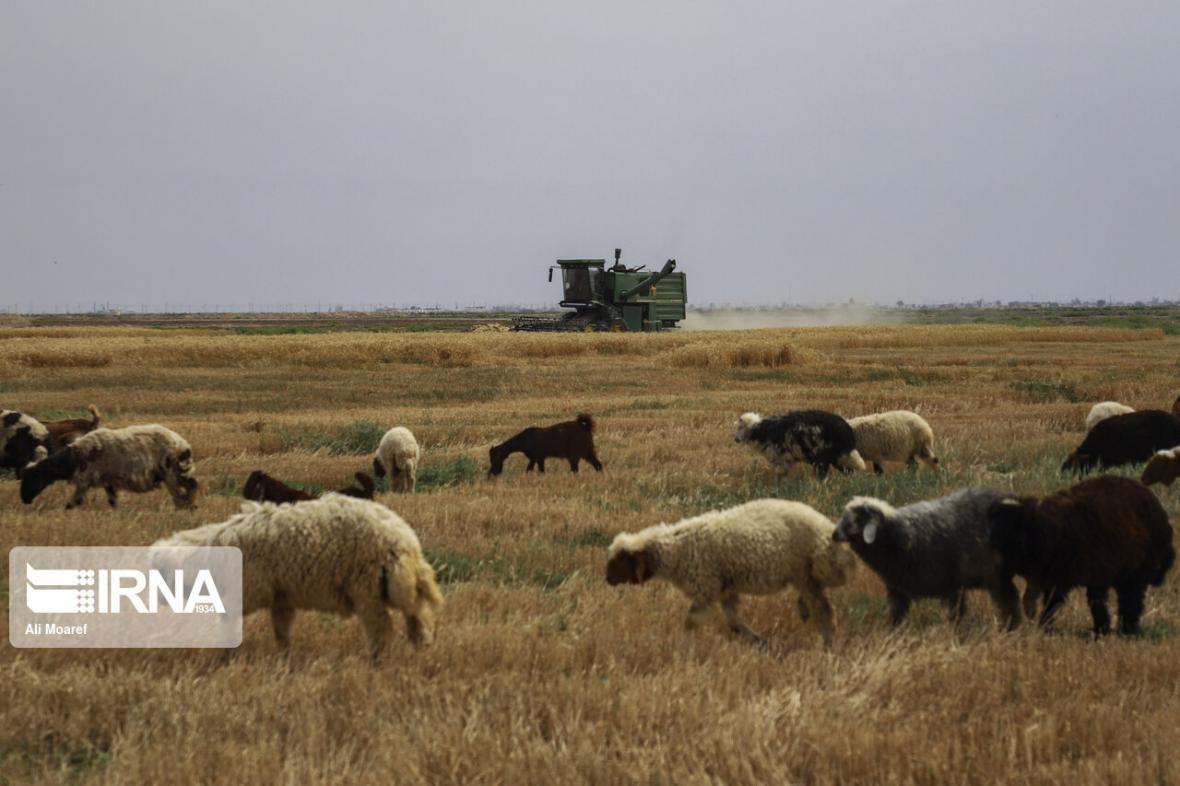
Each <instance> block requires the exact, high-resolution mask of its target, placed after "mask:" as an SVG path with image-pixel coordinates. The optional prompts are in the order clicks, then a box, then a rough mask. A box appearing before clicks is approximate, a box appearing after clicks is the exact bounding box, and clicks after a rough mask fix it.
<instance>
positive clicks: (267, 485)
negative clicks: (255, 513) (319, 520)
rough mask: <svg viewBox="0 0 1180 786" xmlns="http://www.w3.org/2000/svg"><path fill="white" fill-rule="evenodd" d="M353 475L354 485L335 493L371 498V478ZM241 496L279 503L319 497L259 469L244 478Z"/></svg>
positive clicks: (257, 500) (359, 473) (255, 500)
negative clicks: (244, 483)
mask: <svg viewBox="0 0 1180 786" xmlns="http://www.w3.org/2000/svg"><path fill="white" fill-rule="evenodd" d="M353 477H355V478H356V485H353V486H349V487H347V488H343V489H340V490H339V491H337V492H336V493H337V494H343V495H345V496H346V497H357V498H358V499H372V498H373V479H372V478H371V477H369V476H368V475H366V474H365V473H363V472H358V473H356V474H355V475H354V476H353ZM242 496H243V497H245V498H246V499H249V500H253V501H254V502H274V503H277V504H280V505H281V504H283V503H287V502H306V501H308V500H312V499H316V498H317V497H319V495H318V494H311V493H308V492H306V491H301V490H300V489H297V488H293V487H291V486H288V485H287V484H286V483H284V482H283V481H281V480H278V479H277V478H272V477H271V476H270V475H267V474H266V473H265V472H263V471H262V470H260V469H256V470H254V471H253V472H251V473H250V477H248V478H246V485H245V487H243V488H242Z"/></svg>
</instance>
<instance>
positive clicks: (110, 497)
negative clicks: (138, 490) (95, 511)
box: [103, 483, 119, 508]
mask: <svg viewBox="0 0 1180 786" xmlns="http://www.w3.org/2000/svg"><path fill="white" fill-rule="evenodd" d="M103 490H104V491H106V493H107V504H108V505H110V506H111V507H112V508H115V507H118V506H119V495H118V493H117V492H116V491H115V487H114V486H112V485H110V484H109V483H108V484H107V485H105V486H103Z"/></svg>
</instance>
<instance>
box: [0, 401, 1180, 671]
mask: <svg viewBox="0 0 1180 786" xmlns="http://www.w3.org/2000/svg"><path fill="white" fill-rule="evenodd" d="M90 413H91V417H90V418H89V419H87V418H76V419H69V420H62V421H51V422H44V423H42V422H39V421H37V420H36V419H34V418H32V417H31V416H29V415H27V414H24V413H21V412H19V411H14V410H3V411H0V466H3V467H8V468H11V469H14V470H15V471H16V473H17V476H18V478H19V479H20V496H21V501H22V502H24V503H25V504H29V503H31V502H32V501H33V500H34V499H36V497H37V496H38V495H39V494H40V493H41V492H42V491H43V490H44V489H45V488H46V487H48V486H49V485H51V484H52V483H54V482H56V481H71V482H72V483H73V484H74V493H73V495H72V496H71V498H70V501H69V503H68V504H67V505H66V507H67V509H68V508H72V507H75V506H77V505H79V504H81V503H82V502H83V501H84V499H85V496H86V494H87V492H88V491H89V490H91V489H93V488H101V489H103V490H104V491H105V493H106V496H107V500H108V502H109V503H110V505H111V506H112V507H114V506H115V505H116V504H117V493H118V491H120V490H125V491H133V492H145V491H150V490H152V489H155V488H158V487H159V486H160V485H164V486H165V487H166V488H167V490H168V492H169V494H170V495H171V497H172V499H173V502H174V504H175V505H176V506H177V507H178V508H179V507H192V506H193V504H194V499H195V495H196V492H197V481H196V480H195V479H194V478H193V477H192V470H193V454H192V448H191V446H190V445H189V443H188V442H187V441H185V440H184V438H183V437H181V436H180V435H179V434H177V433H176V432H174V431H171V430H170V429H167V428H165V427H163V426H160V425H154V424H153V425H141V426H129V427H126V428H119V429H109V428H99V427H98V426H99V419H100V415H99V413H98V411H97V409H95V408H94V407H93V406H91V407H90ZM1087 426H1088V428H1089V431H1088V433H1087V435H1086V437H1085V439H1084V440H1083V442H1082V444H1081V445H1080V446H1079V447H1078V449H1077V450H1076V451H1074V452H1073V453H1071V454H1070V456H1069V457H1068V458H1067V459H1066V461H1065V463H1064V465H1063V467H1062V468H1063V470H1072V471H1076V472H1079V473H1082V474H1084V473H1086V472H1088V471H1089V470H1091V469H1093V468H1095V467H1099V468H1108V467H1116V466H1121V465H1125V464H1133V463H1141V462H1144V461H1147V462H1148V464H1147V467H1146V469H1145V470H1144V473H1143V476H1142V479H1141V482H1140V481H1135V480H1132V479H1128V478H1124V477H1117V476H1109V475H1107V476H1100V477H1097V478H1093V479H1089V480H1083V481H1082V482H1080V483H1078V484H1077V485H1075V486H1072V487H1071V488H1067V489H1063V490H1061V491H1058V492H1056V493H1054V494H1050V495H1047V496H1045V497H1041V498H1037V497H1031V496H1024V497H1020V496H1016V495H1013V494H1010V493H1007V492H1003V491H999V490H996V489H990V488H984V487H971V488H966V489H962V490H960V491H956V492H954V493H952V494H949V495H947V496H944V497H942V498H940V499H936V500H930V501H923V502H916V503H913V504H911V505H906V506H904V507H900V508H895V507H893V506H892V505H890V504H889V503H888V502H885V501H884V500H880V499H873V498H867V497H856V498H854V499H852V500H851V501H850V502H848V504H847V505H846V506H845V508H844V511H843V514H842V516H841V517H840V519H839V521H837V522H835V523H833V522H832V521H831V520H829V519H828V518H827V517H826V516H824V515H823V514H822V513H820V512H819V511H817V510H815V509H813V508H811V507H809V506H808V505H805V504H803V503H801V502H793V501H787V500H779V499H763V500H755V501H751V502H747V503H745V504H743V505H739V506H737V507H734V508H730V509H728V510H721V511H712V512H709V513H705V514H703V515H700V516H695V517H692V518H688V519H685V520H683V521H681V522H679V523H677V524H672V525H668V524H660V525H657V526H654V527H648V528H647V529H644V530H641V531H639V532H634V533H622V534H620V535H618V536H617V537H616V538H615V539H614V541H613V543H612V544H611V545H610V548H609V550H608V553H607V563H606V579H607V581H608V582H609V583H610V584H612V585H617V584H625V583H631V584H641V583H644V582H647V581H649V580H651V579H663V580H665V581H668V582H670V583H672V584H673V585H674V586H676V587H677V588H678V589H679V590H681V591H682V592H683V593H684V594H685V595H687V596H688V597H689V599H690V600H691V606H690V608H689V612H688V619H687V624H688V625H689V626H690V627H692V626H695V625H697V624H699V623H700V621H701V620H702V619H703V617H704V616H705V615H707V614H708V613H709V612H710V611H711V610H712V608H713V607H714V606H716V605H717V604H720V606H721V608H722V611H723V612H724V615H725V618H726V621H727V623H728V625H729V627H730V628H731V629H732V630H733V631H734V632H735V633H738V634H740V635H742V636H745V637H747V638H750V639H752V640H757V641H761V637H760V636H759V635H758V634H757V633H755V632H754V631H753V630H751V629H750V628H749V627H748V626H747V625H746V623H745V622H744V621H743V620H742V618H741V614H740V611H739V602H740V598H741V596H743V595H766V594H771V593H776V592H780V591H782V590H784V589H786V588H787V587H794V588H796V589H797V590H798V592H799V599H798V611H799V614H800V617H801V618H802V619H804V620H808V619H811V618H812V617H814V619H815V624H816V627H817V629H818V631H819V634H820V636H821V638H822V640H823V642H824V644H825V645H826V646H830V645H831V643H832V639H833V635H834V624H833V614H832V608H831V605H830V603H829V602H828V600H827V598H826V596H825V590H826V589H828V588H831V587H837V586H840V585H842V584H845V583H846V582H847V581H848V579H849V577H850V576H851V574H852V572H853V571H854V570H855V568H856V565H857V563H858V558H859V562H863V563H864V564H866V565H868V567H869V568H870V569H871V570H872V571H873V572H874V573H876V574H877V575H878V576H879V577H880V578H881V579H882V581H883V582H884V584H885V587H886V592H887V601H888V609H889V617H890V620H891V622H892V623H893V624H899V623H900V622H901V621H902V620H903V619H904V617H905V615H906V613H907V611H908V610H909V608H910V606H911V604H912V603H913V601H914V600H917V599H920V598H937V599H940V600H941V601H943V602H944V603H945V604H946V606H947V608H948V610H949V612H950V615H951V618H952V619H953V620H958V619H959V618H960V617H961V616H962V615H963V613H964V612H965V609H966V596H965V593H966V591H967V590H970V589H984V590H986V591H987V592H988V594H989V595H990V596H991V598H992V601H993V602H994V604H995V606H996V609H997V612H998V614H999V616H1000V618H1001V621H1002V623H1003V625H1004V626H1005V627H1007V628H1008V629H1012V628H1015V627H1016V626H1017V625H1019V623H1020V620H1021V605H1022V604H1021V598H1020V595H1019V593H1018V591H1017V588H1016V585H1015V583H1014V582H1013V578H1014V577H1015V576H1020V577H1022V578H1023V579H1025V581H1026V590H1025V593H1024V597H1023V611H1024V613H1025V614H1026V615H1028V616H1029V617H1032V616H1034V615H1035V614H1036V611H1037V607H1038V603H1039V602H1040V600H1041V599H1042V598H1043V600H1044V606H1043V609H1042V610H1041V613H1040V624H1041V625H1042V626H1047V625H1049V624H1050V623H1051V622H1052V620H1053V617H1054V615H1055V614H1056V612H1057V611H1058V610H1059V609H1060V607H1061V605H1062V603H1063V602H1064V601H1065V598H1066V596H1067V595H1068V593H1069V592H1070V591H1071V590H1072V589H1074V588H1076V587H1085V588H1086V592H1087V599H1088V601H1089V607H1090V611H1091V615H1092V617H1093V623H1094V632H1095V634H1096V635H1097V634H1104V633H1107V632H1109V630H1110V615H1109V613H1108V611H1107V607H1106V599H1107V595H1108V594H1109V591H1110V589H1112V588H1113V589H1114V590H1115V592H1116V594H1117V596H1118V615H1119V620H1118V622H1119V630H1120V631H1121V632H1124V633H1135V632H1137V631H1138V630H1139V622H1140V617H1141V615H1142V611H1143V601H1144V596H1145V593H1146V590H1147V587H1148V586H1158V585H1159V584H1160V583H1162V581H1163V580H1164V577H1165V575H1166V573H1167V571H1168V569H1169V568H1170V567H1171V565H1172V562H1173V560H1174V557H1175V551H1174V549H1173V546H1172V528H1171V525H1170V524H1169V522H1168V517H1167V514H1166V512H1165V511H1164V509H1163V507H1162V506H1161V505H1160V503H1159V501H1158V500H1157V499H1156V497H1155V495H1154V494H1153V493H1152V492H1151V491H1150V490H1149V489H1148V488H1147V487H1146V485H1145V484H1152V483H1156V482H1160V483H1166V484H1170V483H1171V482H1172V480H1173V479H1175V478H1176V477H1177V476H1180V398H1178V399H1177V400H1176V402H1175V404H1174V405H1173V407H1172V411H1171V412H1164V411H1161V410H1147V411H1142V412H1135V411H1133V410H1130V408H1129V407H1124V406H1123V405H1121V404H1117V403H1115V402H1104V403H1102V404H1098V405H1096V406H1095V407H1094V408H1093V410H1092V411H1091V413H1090V416H1089V417H1088V418H1087ZM594 431H595V422H594V419H593V418H592V417H591V416H590V415H586V414H580V415H578V416H577V418H575V419H574V420H571V421H567V422H563V423H558V424H554V425H552V426H547V427H532V428H528V429H525V430H524V431H522V432H520V433H519V434H516V435H515V436H513V437H512V438H510V439H508V440H506V441H505V442H503V443H501V444H499V445H496V446H494V447H492V448H491V449H490V450H489V460H490V468H489V475H499V474H500V473H501V472H502V470H503V466H504V461H505V459H506V458H507V457H508V456H509V455H511V454H513V453H517V452H519V453H523V454H524V455H525V457H526V458H527V460H528V467H527V469H528V470H532V469H534V468H535V469H537V470H538V471H540V472H544V471H545V460H546V459H552V458H559V459H563V460H565V461H567V462H568V463H569V465H570V469H571V470H572V471H574V472H576V471H577V470H578V464H579V462H580V461H583V460H585V461H587V462H588V463H590V465H591V466H593V467H594V468H595V469H596V470H599V471H601V470H602V463H601V462H600V461H599V460H598V457H597V454H596V452H595V450H594V441H593V435H594ZM734 438H735V440H736V441H737V442H738V443H742V444H746V445H749V446H750V447H752V448H754V449H755V450H757V451H758V452H760V453H762V454H764V455H766V456H767V457H768V458H769V459H770V461H771V463H772V464H773V466H774V467H775V468H776V469H777V470H778V471H780V472H787V471H791V470H792V469H793V468H794V467H795V466H797V465H810V466H811V467H813V468H814V470H815V472H816V474H817V475H818V476H819V477H821V478H822V477H824V476H826V474H827V473H828V471H829V470H830V468H832V467H836V468H838V469H839V470H841V471H844V472H848V471H853V470H859V471H865V470H867V469H868V468H869V466H872V468H873V470H874V471H875V472H878V473H880V472H882V471H883V464H884V463H885V462H905V463H907V464H909V465H916V463H917V462H922V463H925V464H927V465H928V466H931V467H934V468H937V467H938V465H939V463H938V458H937V456H936V455H935V453H934V432H933V430H932V429H931V427H930V425H929V424H928V423H927V422H926V421H925V420H924V419H923V418H922V417H921V416H920V415H918V414H917V413H914V412H910V411H905V410H898V411H892V412H884V413H879V414H874V415H867V416H864V417H859V418H853V419H852V420H847V421H846V420H845V419H844V418H842V417H840V416H839V415H836V414H834V413H830V412H824V411H821V410H799V411H794V412H790V413H787V414H785V415H780V416H774V417H762V416H760V415H758V414H756V413H752V412H748V413H746V414H744V415H742V416H741V417H740V418H739V419H738V421H737V423H736V426H735V432H734ZM419 460H420V451H419V447H418V443H417V440H416V439H415V438H414V435H413V434H412V433H411V432H410V430H409V429H407V428H405V427H401V426H399V427H395V428H392V429H390V430H389V431H388V432H387V433H386V434H385V435H384V437H383V438H382V439H381V442H380V444H379V446H378V448H377V451H376V453H375V455H374V457H373V464H372V467H373V472H374V474H375V475H376V476H377V477H378V478H381V477H385V476H388V477H389V479H390V487H391V489H393V490H395V491H401V492H412V491H414V488H415V484H416V477H417V466H418V462H419ZM374 488H375V484H374V482H373V479H372V478H371V477H369V476H368V475H367V474H366V473H364V472H357V473H356V474H355V484H354V485H351V486H349V487H346V488H344V489H341V490H340V491H339V492H335V493H329V494H325V495H323V496H321V497H316V496H315V495H313V494H310V493H308V492H306V491H302V490H300V489H296V488H293V487H291V486H289V485H287V484H285V483H283V482H282V481H279V480H277V479H275V478H272V477H270V476H269V475H267V474H266V473H264V472H262V471H261V470H257V471H255V472H253V473H251V475H250V477H249V478H248V480H247V482H246V486H245V488H244V490H243V495H244V496H245V497H246V498H247V500H248V501H247V502H245V503H244V504H243V505H242V508H241V512H240V513H238V514H237V515H235V516H233V517H231V518H230V519H229V520H228V521H224V522H221V523H217V524H208V525H206V526H203V527H198V528H196V529H192V530H186V531H183V532H178V533H176V534H174V535H173V536H172V537H170V538H167V539H164V540H161V541H158V542H157V543H156V544H155V546H157V547H168V546H236V547H238V548H239V549H241V551H242V557H243V560H242V564H243V597H244V604H243V605H244V607H243V612H244V613H246V614H249V613H250V612H253V611H255V610H261V609H268V610H269V611H270V614H271V620H272V623H273V627H274V633H275V637H276V639H277V641H278V642H279V645H280V647H282V648H284V649H286V647H287V646H288V644H289V638H290V630H291V624H292V621H293V620H294V616H295V612H296V610H298V609H307V610H318V611H328V612H333V613H337V614H341V615H344V616H351V615H354V614H355V615H356V616H357V617H358V618H359V619H360V621H361V624H362V626H363V628H364V630H365V633H366V636H367V638H368V642H369V650H370V653H371V654H372V656H373V657H374V658H376V657H378V656H379V655H380V654H381V652H382V651H383V649H384V647H385V645H386V643H387V642H388V639H389V636H390V632H391V623H390V619H389V615H388V609H394V610H396V611H400V612H401V613H402V614H403V615H404V616H405V619H406V630H407V633H408V635H409V638H410V640H411V641H412V642H413V643H414V644H415V645H420V644H425V643H428V642H430V641H431V640H432V638H433V635H434V618H435V614H436V613H437V611H438V610H439V609H440V608H441V606H442V603H443V599H442V594H441V593H440V591H439V589H438V586H437V583H436V581H435V574H434V570H433V569H432V567H431V566H430V565H429V564H428V562H427V561H426V559H425V558H424V557H423V553H422V548H421V545H420V544H419V542H418V538H417V535H416V534H415V533H414V531H413V530H412V529H411V528H410V527H409V525H407V524H406V523H405V522H404V521H403V520H402V519H401V518H400V517H399V516H398V515H397V514H396V513H394V512H393V511H391V510H390V509H389V508H387V507H386V506H384V505H381V504H379V503H377V502H374V501H373V500H372V497H373V492H374Z"/></svg>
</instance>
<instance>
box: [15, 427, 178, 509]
mask: <svg viewBox="0 0 1180 786" xmlns="http://www.w3.org/2000/svg"><path fill="white" fill-rule="evenodd" d="M192 469H193V449H192V447H190V446H189V444H188V442H186V441H185V440H184V438H183V437H181V436H180V435H179V434H177V433H176V432H175V431H171V430H170V429H166V428H164V427H163V426H159V425H155V424H152V425H149V426H128V427H127V428H120V429H109V428H100V429H95V430H94V431H91V432H90V433H89V434H87V435H86V436H84V437H80V438H78V440H76V441H75V442H74V443H73V444H72V445H68V446H67V447H64V448H62V449H61V450H59V451H57V452H56V453H53V454H51V455H50V456H49V457H48V458H45V459H42V460H41V461H39V462H37V463H36V464H34V465H33V466H31V467H29V468H27V469H26V470H25V471H24V473H23V476H22V477H21V484H20V498H21V502H23V503H25V504H26V505H28V504H29V503H31V502H32V501H33V500H34V499H36V498H37V495H38V494H40V493H41V492H42V491H43V490H44V489H45V488H46V487H47V486H49V485H51V484H52V483H54V482H55V481H58V480H72V481H73V483H74V496H73V497H72V498H71V499H70V501H69V503H67V504H66V510H69V509H70V508H73V507H76V506H78V505H81V504H82V501H83V500H84V499H85V498H86V492H88V491H89V490H90V489H91V488H93V487H95V486H101V487H102V488H103V489H104V490H105V491H106V494H107V502H109V503H110V505H111V507H112V508H113V507H115V504H116V492H117V491H118V490H119V489H123V490H125V491H151V490H152V489H155V488H158V487H159V485H160V484H161V483H163V484H164V485H165V486H167V487H168V493H169V494H171V495H172V502H173V503H174V504H175V505H176V507H178V508H191V507H193V501H194V497H195V495H196V492H197V481H196V480H194V479H193V478H191V477H190V476H189V473H191V472H192Z"/></svg>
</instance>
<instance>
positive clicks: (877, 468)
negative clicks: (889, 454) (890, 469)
mask: <svg viewBox="0 0 1180 786" xmlns="http://www.w3.org/2000/svg"><path fill="white" fill-rule="evenodd" d="M868 463H870V464H872V465H873V474H874V475H884V474H885V468H884V467H883V466H881V462H880V461H870V462H868Z"/></svg>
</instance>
